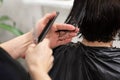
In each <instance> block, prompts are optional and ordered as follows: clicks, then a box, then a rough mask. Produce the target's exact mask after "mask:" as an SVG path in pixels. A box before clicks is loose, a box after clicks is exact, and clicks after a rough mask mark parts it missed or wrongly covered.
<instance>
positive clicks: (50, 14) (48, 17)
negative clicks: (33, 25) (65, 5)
mask: <svg viewBox="0 0 120 80" xmlns="http://www.w3.org/2000/svg"><path fill="white" fill-rule="evenodd" d="M54 16H56V12H52V13H48V14H46V15H45V16H44V17H43V18H42V20H41V21H42V22H43V24H47V23H48V21H49V20H50V19H52V18H53V17H54Z"/></svg>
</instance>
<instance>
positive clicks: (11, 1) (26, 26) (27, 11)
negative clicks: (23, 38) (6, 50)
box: [0, 0, 41, 42]
mask: <svg viewBox="0 0 120 80" xmlns="http://www.w3.org/2000/svg"><path fill="white" fill-rule="evenodd" d="M39 9H40V7H37V6H35V7H34V6H28V5H25V4H23V2H22V0H4V3H3V5H2V6H1V8H0V15H8V16H9V17H10V18H12V19H13V21H15V22H16V27H17V28H19V29H20V30H22V31H23V32H24V33H25V32H27V31H29V30H30V29H31V28H32V26H34V25H33V20H32V19H33V17H34V21H37V20H38V19H39V18H40V17H41V12H40V11H39ZM13 37H16V36H14V35H13V34H11V33H9V32H7V31H3V30H2V29H0V42H3V41H6V40H9V39H12V38H13Z"/></svg>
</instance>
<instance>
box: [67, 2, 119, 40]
mask: <svg viewBox="0 0 120 80" xmlns="http://www.w3.org/2000/svg"><path fill="white" fill-rule="evenodd" d="M65 23H68V24H73V25H74V24H75V23H76V24H77V25H78V27H79V28H80V33H81V34H82V35H83V37H84V38H85V39H87V40H88V41H100V42H109V41H111V40H113V39H114V37H115V35H116V34H117V32H118V30H119V29H120V0H75V1H74V4H73V8H72V10H71V12H70V14H69V16H68V17H67V19H66V21H65Z"/></svg>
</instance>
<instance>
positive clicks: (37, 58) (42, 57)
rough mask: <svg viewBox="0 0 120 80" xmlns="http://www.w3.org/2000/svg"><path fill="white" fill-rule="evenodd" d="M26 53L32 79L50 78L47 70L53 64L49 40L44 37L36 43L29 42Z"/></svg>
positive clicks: (42, 79) (47, 79) (44, 79)
mask: <svg viewBox="0 0 120 80" xmlns="http://www.w3.org/2000/svg"><path fill="white" fill-rule="evenodd" d="M26 53H27V54H26V62H27V65H28V69H29V72H30V74H31V76H32V78H33V80H51V79H50V77H49V75H48V71H49V70H50V69H51V67H52V65H53V60H54V57H53V56H52V50H51V49H50V47H49V40H48V39H44V40H43V41H42V42H41V43H39V44H38V45H35V44H31V45H30V46H29V48H28V50H27V52H26Z"/></svg>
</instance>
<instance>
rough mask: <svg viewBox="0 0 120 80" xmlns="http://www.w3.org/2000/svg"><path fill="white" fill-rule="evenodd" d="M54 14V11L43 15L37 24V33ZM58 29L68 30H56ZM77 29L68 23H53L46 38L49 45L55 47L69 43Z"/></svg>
mask: <svg viewBox="0 0 120 80" xmlns="http://www.w3.org/2000/svg"><path fill="white" fill-rule="evenodd" d="M55 15H56V13H55V12H53V13H50V14H47V15H45V16H44V17H43V18H42V19H41V20H40V21H39V22H38V24H37V29H38V30H39V31H38V32H39V33H38V34H40V33H41V31H42V30H43V28H44V26H45V25H46V24H47V23H48V21H49V20H50V19H52V18H53V17H54V16H55ZM59 30H67V31H68V32H64V31H62V32H58V31H59ZM78 31H79V29H78V28H75V27H74V26H72V25H70V24H53V26H52V28H51V29H50V31H49V33H48V34H47V36H46V38H48V39H49V40H50V47H51V48H55V47H57V46H59V45H63V44H66V43H69V42H70V41H71V39H72V38H73V37H74V36H76V35H77V33H78Z"/></svg>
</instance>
